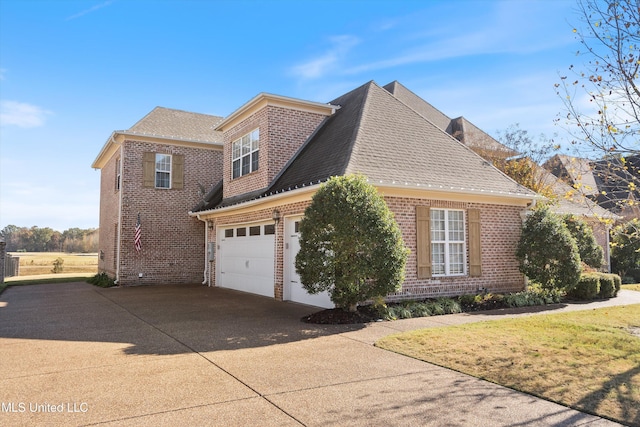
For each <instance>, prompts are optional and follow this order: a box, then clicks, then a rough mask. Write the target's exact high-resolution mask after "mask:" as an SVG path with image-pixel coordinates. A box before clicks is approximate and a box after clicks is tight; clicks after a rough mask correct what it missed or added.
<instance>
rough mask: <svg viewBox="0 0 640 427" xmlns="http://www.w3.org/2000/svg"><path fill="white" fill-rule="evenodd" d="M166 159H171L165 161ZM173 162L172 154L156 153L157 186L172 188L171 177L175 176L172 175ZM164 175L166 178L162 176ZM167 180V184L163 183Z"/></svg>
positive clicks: (155, 178)
mask: <svg viewBox="0 0 640 427" xmlns="http://www.w3.org/2000/svg"><path fill="white" fill-rule="evenodd" d="M165 159H169V161H168V162H164V161H163V160H165ZM172 163H173V158H172V157H171V154H165V153H156V161H155V176H154V180H155V187H156V188H163V189H171V179H172V178H173V177H172V176H171V167H172ZM167 169H168V170H167ZM165 174H166V175H165ZM164 176H166V177H167V179H166V180H164V179H163V178H162V177H164ZM165 182H166V185H162V184H164V183H165Z"/></svg>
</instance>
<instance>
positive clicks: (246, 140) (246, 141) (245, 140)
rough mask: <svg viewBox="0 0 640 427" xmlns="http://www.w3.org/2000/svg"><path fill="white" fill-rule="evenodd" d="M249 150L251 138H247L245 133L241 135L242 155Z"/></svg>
mask: <svg viewBox="0 0 640 427" xmlns="http://www.w3.org/2000/svg"><path fill="white" fill-rule="evenodd" d="M250 151H251V139H249V135H245V136H243V137H242V155H245V154H249V152H250Z"/></svg>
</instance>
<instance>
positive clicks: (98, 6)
mask: <svg viewBox="0 0 640 427" xmlns="http://www.w3.org/2000/svg"><path fill="white" fill-rule="evenodd" d="M111 3H113V1H112V0H109V1H105V2H104V3H100V4H97V5H95V6H93V7H90V8H89V9H85V10H83V11H81V12H78V13H76V14H75V15H71V16H69V17H68V18H67V19H66V21H71V20H72V19H76V18H80V17H81V16H84V15H86V14H88V13H91V12H95V11H96V10H98V9H102V8H103V7H106V6H109V5H110V4H111Z"/></svg>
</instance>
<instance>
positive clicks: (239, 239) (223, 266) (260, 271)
mask: <svg viewBox="0 0 640 427" xmlns="http://www.w3.org/2000/svg"><path fill="white" fill-rule="evenodd" d="M219 232H220V233H221V234H219V235H224V231H223V230H219ZM274 242H275V240H274V236H273V235H260V236H236V237H231V238H229V237H224V238H222V239H220V243H219V245H220V249H219V252H218V259H219V269H220V270H219V271H220V275H219V286H220V287H223V288H229V289H236V290H239V291H243V292H250V293H253V294H258V295H264V296H268V297H273V296H274V289H273V281H274V265H273V264H274V256H273V254H274Z"/></svg>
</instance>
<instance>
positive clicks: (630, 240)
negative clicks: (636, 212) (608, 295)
mask: <svg viewBox="0 0 640 427" xmlns="http://www.w3.org/2000/svg"><path fill="white" fill-rule="evenodd" d="M611 235H612V236H611V266H612V269H613V270H614V271H615V272H617V273H618V274H619V275H620V276H627V275H629V276H631V274H628V272H630V271H633V270H637V269H640V219H638V218H634V219H632V220H631V221H629V222H627V223H626V224H622V225H619V226H617V227H615V228H614V229H613V231H612V233H611Z"/></svg>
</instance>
